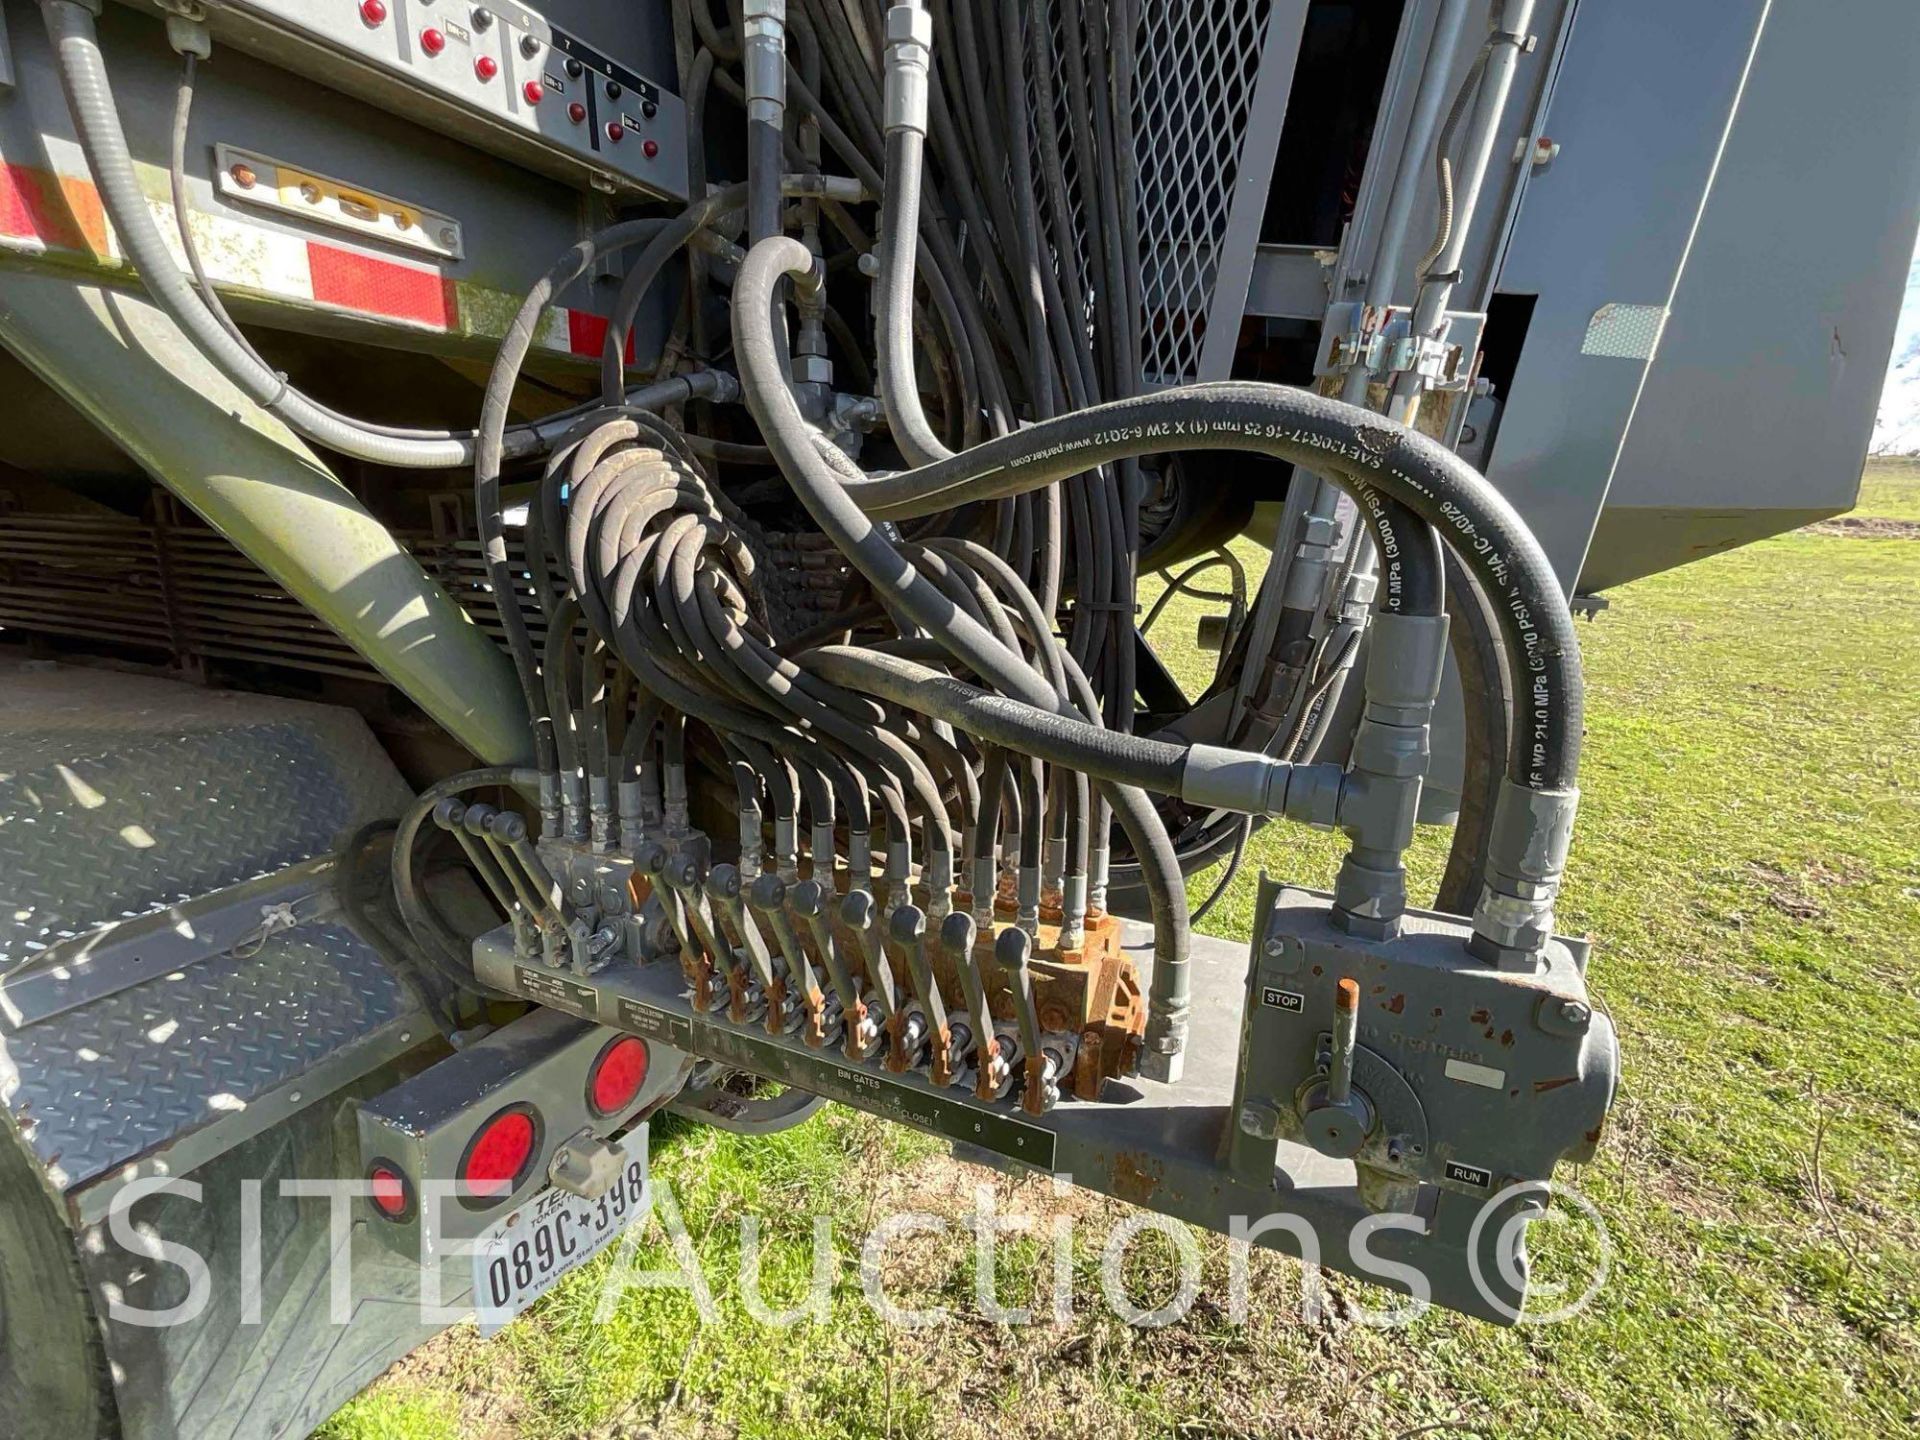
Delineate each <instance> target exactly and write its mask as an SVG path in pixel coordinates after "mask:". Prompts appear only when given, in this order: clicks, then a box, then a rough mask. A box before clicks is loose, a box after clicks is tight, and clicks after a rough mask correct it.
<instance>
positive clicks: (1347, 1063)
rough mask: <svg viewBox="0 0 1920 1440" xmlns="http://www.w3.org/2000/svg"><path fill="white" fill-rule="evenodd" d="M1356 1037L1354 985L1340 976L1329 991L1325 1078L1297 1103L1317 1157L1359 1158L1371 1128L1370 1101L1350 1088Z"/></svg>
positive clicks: (1357, 1011) (1357, 996)
mask: <svg viewBox="0 0 1920 1440" xmlns="http://www.w3.org/2000/svg"><path fill="white" fill-rule="evenodd" d="M1359 1034H1360V985H1359V982H1358V981H1356V980H1354V979H1352V978H1351V977H1349V976H1342V977H1341V979H1340V983H1339V984H1337V985H1336V986H1334V989H1333V1030H1332V1032H1331V1034H1330V1036H1329V1039H1328V1045H1327V1050H1326V1067H1327V1068H1326V1076H1325V1078H1324V1079H1322V1080H1321V1081H1320V1082H1319V1083H1318V1084H1316V1085H1313V1086H1310V1087H1309V1088H1308V1089H1307V1092H1306V1094H1305V1095H1304V1096H1302V1097H1301V1101H1300V1117H1301V1119H1302V1120H1303V1121H1305V1129H1306V1137H1307V1143H1308V1144H1309V1145H1311V1146H1313V1148H1314V1149H1316V1150H1318V1151H1319V1152H1320V1153H1321V1154H1322V1155H1330V1156H1332V1157H1334V1158H1335V1159H1338V1160H1348V1159H1351V1158H1353V1156H1355V1155H1357V1154H1359V1153H1360V1147H1361V1146H1362V1145H1364V1144H1365V1143H1366V1140H1367V1133H1368V1132H1369V1131H1370V1130H1372V1129H1373V1102H1372V1101H1371V1100H1369V1099H1368V1098H1367V1096H1366V1094H1365V1092H1364V1091H1360V1090H1356V1089H1354V1088H1353V1052H1354V1046H1355V1045H1356V1044H1358V1043H1359Z"/></svg>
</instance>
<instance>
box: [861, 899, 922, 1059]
mask: <svg viewBox="0 0 1920 1440" xmlns="http://www.w3.org/2000/svg"><path fill="white" fill-rule="evenodd" d="M895 914H899V912H895ZM841 920H845V922H847V925H849V927H851V929H852V933H854V939H858V941H860V958H862V960H864V962H866V977H868V981H870V983H872V987H874V995H876V996H877V998H879V1004H881V1008H883V1010H885V1012H887V1014H885V1020H883V1021H881V1027H883V1029H885V1033H887V1060H885V1066H887V1069H889V1071H891V1073H895V1075H904V1073H906V1071H910V1069H912V1068H914V1066H918V1064H920V1056H922V1052H924V1050H925V1046H927V1016H925V1012H924V1010H922V1008H920V1006H918V1004H914V1002H912V1000H904V998H902V996H900V993H899V989H897V985H895V975H893V958H891V954H889V948H887V943H885V941H883V939H881V933H879V925H881V920H879V910H877V908H876V904H874V891H868V889H856V891H847V899H845V900H841ZM893 948H902V943H895V945H893Z"/></svg>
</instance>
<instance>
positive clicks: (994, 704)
mask: <svg viewBox="0 0 1920 1440" xmlns="http://www.w3.org/2000/svg"><path fill="white" fill-rule="evenodd" d="M800 663H801V664H803V665H804V666H805V667H806V668H807V669H809V670H811V671H812V672H813V673H814V674H816V675H818V676H819V677H820V678H821V679H823V680H828V681H831V682H833V683H834V684H836V685H843V686H845V687H846V688H847V689H849V690H858V691H862V692H864V693H866V694H869V695H878V696H880V697H881V698H882V699H885V700H890V701H892V702H893V703H894V704H896V705H902V706H905V707H906V708H907V709H909V710H913V711H917V712H918V713H919V714H922V715H929V716H932V717H933V718H935V719H938V720H945V721H946V722H947V723H948V724H950V725H952V726H953V727H954V728H955V729H958V730H963V731H965V732H966V733H967V734H969V735H972V736H974V737H975V738H976V739H978V740H979V741H980V742H981V743H982V744H985V745H993V746H998V747H1000V748H1002V749H1006V750H1011V751H1013V752H1015V753H1017V754H1020V755H1030V756H1033V757H1035V758H1037V759H1041V760H1045V761H1046V762H1047V763H1048V764H1051V765H1062V766H1066V767H1067V768H1069V769H1073V770H1080V771H1084V772H1085V773H1086V774H1088V775H1090V776H1093V777H1094V778H1095V779H1098V780H1108V781H1112V782H1114V783H1115V784H1119V785H1137V786H1139V787H1140V788H1141V789H1143V790H1151V791H1154V792H1155V793H1156V794H1161V795H1178V794H1179V793H1180V782H1181V778H1182V775H1183V774H1184V772H1185V770H1186V765H1187V747H1186V746H1184V745H1175V744H1171V743H1169V742H1168V741H1165V740H1152V739H1148V738H1147V737H1146V736H1143V735H1127V734H1124V733H1122V732H1120V731H1118V730H1103V729H1101V728H1100V727H1098V726H1096V725H1091V724H1089V723H1088V722H1086V721H1085V720H1076V719H1073V718H1072V717H1070V716H1066V715H1058V714H1055V713H1053V712H1052V711H1050V710H1042V709H1039V708H1038V707H1036V706H1033V705H1027V704H1023V703H1022V702H1020V701H1018V700H1009V699H1008V698H1007V697H1006V696H1004V695H995V694H993V693H992V692H991V691H988V690H982V689H980V688H979V687H978V686H976V685H969V684H967V683H966V682H965V681H963V680H956V679H954V678H953V676H951V675H944V674H942V673H941V672H939V671H938V670H934V669H931V668H929V667H928V666H925V665H920V664H917V663H915V662H914V661H912V660H906V659H902V658H901V657H900V656H898V655H889V654H884V653H881V652H879V651H876V650H866V649H861V648H859V647H856V646H849V645H822V646H819V647H818V648H816V649H813V650H809V651H807V652H806V653H805V654H804V655H802V656H801V657H800ZM1040 823H1041V822H1040V820H1039V818H1038V817H1037V816H1036V819H1035V827H1036V828H1037V827H1038V826H1039V824H1040Z"/></svg>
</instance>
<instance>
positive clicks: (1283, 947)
mask: <svg viewBox="0 0 1920 1440" xmlns="http://www.w3.org/2000/svg"><path fill="white" fill-rule="evenodd" d="M1286 953H1287V939H1286V936H1284V935H1272V936H1269V937H1268V938H1267V954H1269V955H1271V956H1272V957H1273V958H1274V959H1275V960H1278V959H1279V958H1280V957H1281V956H1282V955H1284V954H1286Z"/></svg>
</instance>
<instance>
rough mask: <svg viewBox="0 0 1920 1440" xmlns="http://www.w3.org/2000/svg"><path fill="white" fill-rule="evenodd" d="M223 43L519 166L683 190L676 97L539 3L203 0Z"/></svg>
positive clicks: (681, 124) (681, 125)
mask: <svg viewBox="0 0 1920 1440" xmlns="http://www.w3.org/2000/svg"><path fill="white" fill-rule="evenodd" d="M207 11H208V21H209V23H210V24H211V25H212V26H213V28H214V31H215V34H216V35H218V36H220V37H221V39H222V40H223V42H224V43H228V44H232V45H235V46H236V47H237V48H240V49H245V50H249V51H252V52H254V53H257V54H260V55H261V56H262V57H263V58H265V59H268V60H271V61H274V62H275V63H279V64H283V65H287V66H289V67H290V68H291V67H293V66H295V65H297V66H298V68H299V69H300V71H301V73H302V74H305V75H308V76H310V77H312V78H313V79H316V80H318V81H320V82H321V83H322V84H326V85H330V86H333V87H334V88H335V89H338V90H342V91H345V92H346V93H348V94H351V95H356V96H358V97H360V98H362V99H364V100H367V101H369V102H370V103H372V104H375V105H378V106H380V107H381V108H383V109H387V110H391V111H393V112H395V113H397V114H401V115H405V116H407V117H409V118H411V119H416V120H419V121H421V122H422V123H424V124H428V125H431V126H433V127H434V128H435V129H437V130H440V131H442V132H443V133H445V134H448V135H451V136H453V137H454V138H456V139H459V140H462V141H465V142H466V143H468V144H470V145H474V146H477V147H479V148H481V149H483V150H489V151H492V152H493V153H495V154H498V155H500V156H501V157H502V158H504V159H509V160H514V161H517V162H518V163H521V164H524V165H526V166H528V168H530V169H536V170H540V171H543V172H544V173H547V174H552V175H557V176H559V177H560V178H563V179H567V180H573V181H579V182H585V183H589V184H592V185H593V186H595V187H596V188H598V189H602V190H607V191H611V192H615V193H623V192H632V191H641V192H644V193H646V194H650V195H659V196H665V197H667V198H669V199H674V200H684V199H686V196H687V166H686V155H687V141H686V109H685V107H684V106H683V105H682V104H681V103H680V99H679V97H678V96H676V95H672V94H669V93H668V92H667V91H666V90H664V89H663V88H662V87H661V86H660V85H659V84H658V83H657V82H655V81H652V80H649V79H648V78H647V77H646V76H645V75H643V74H641V73H640V72H639V71H637V70H635V69H634V68H633V67H632V66H631V65H629V64H627V63H626V62H624V61H621V60H616V59H615V58H613V57H612V56H611V55H608V54H606V53H604V52H603V51H601V50H599V49H598V48H596V47H595V46H593V45H592V44H590V43H588V42H587V41H586V40H584V39H582V38H580V37H579V36H576V35H570V34H568V33H567V32H566V31H564V30H559V29H556V28H555V27H554V26H552V25H550V24H549V23H548V22H547V20H546V18H545V17H544V16H543V15H541V14H540V13H539V12H538V11H536V10H532V9H529V8H527V7H526V6H523V5H518V4H513V3H510V0H498V3H493V4H489V5H470V4H462V3H459V0H215V3H212V4H209V5H208V6H207Z"/></svg>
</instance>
